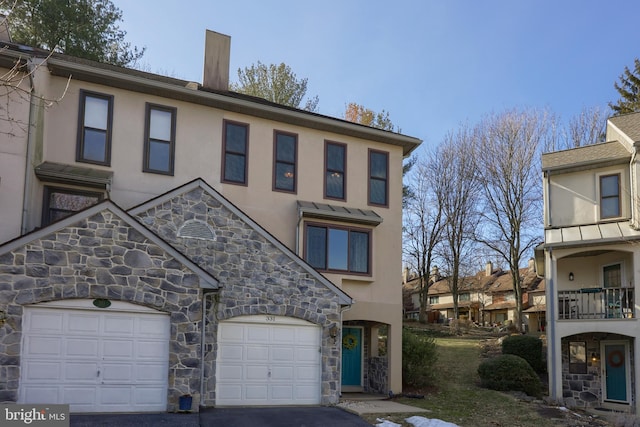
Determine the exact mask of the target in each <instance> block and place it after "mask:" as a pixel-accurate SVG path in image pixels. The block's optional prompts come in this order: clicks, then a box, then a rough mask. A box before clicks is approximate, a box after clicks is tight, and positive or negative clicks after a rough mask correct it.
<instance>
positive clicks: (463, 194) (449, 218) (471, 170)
mask: <svg viewBox="0 0 640 427" xmlns="http://www.w3.org/2000/svg"><path fill="white" fill-rule="evenodd" d="M475 143H476V136H475V134H474V132H473V131H472V130H471V129H470V128H469V127H468V126H466V125H463V126H461V127H460V128H459V129H458V131H457V132H456V133H455V134H453V133H450V134H448V135H447V136H446V137H445V139H444V141H443V143H442V144H441V145H440V147H439V148H438V163H437V169H436V171H435V172H434V173H436V174H437V176H438V177H439V179H440V183H439V185H440V186H441V187H440V188H441V189H442V191H441V193H440V194H439V197H441V203H442V213H443V220H444V229H443V239H442V240H443V242H442V245H441V246H440V255H441V257H442V259H443V262H444V264H445V265H444V267H445V271H446V273H447V276H448V278H449V287H450V290H451V295H452V297H453V312H454V317H455V319H457V318H458V313H459V310H458V287H459V285H460V278H461V277H463V273H465V272H466V270H467V263H469V262H470V261H471V259H472V249H473V246H474V243H475V240H474V236H475V231H476V227H477V225H478V219H479V216H478V212H477V202H478V194H479V181H478V170H477V169H476V167H475V166H474V162H473V155H474V150H473V146H474V145H475ZM456 324H457V323H456ZM456 332H459V329H458V328H456Z"/></svg>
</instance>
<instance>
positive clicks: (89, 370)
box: [64, 362, 100, 383]
mask: <svg viewBox="0 0 640 427" xmlns="http://www.w3.org/2000/svg"><path fill="white" fill-rule="evenodd" d="M64 371H65V374H64V379H65V380H66V381H83V382H89V381H90V382H93V383H95V382H96V381H97V380H98V371H100V368H99V367H98V363H97V362H88V363H81V362H75V363H70V362H67V363H65V367H64Z"/></svg>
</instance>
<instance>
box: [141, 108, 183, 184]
mask: <svg viewBox="0 0 640 427" xmlns="http://www.w3.org/2000/svg"><path fill="white" fill-rule="evenodd" d="M176 111H177V110H176V109H175V108H174V107H165V106H162V105H154V104H149V103H147V107H146V114H145V136H144V166H143V171H144V172H152V173H160V174H165V175H173V168H174V163H175V150H176V144H175V140H176Z"/></svg>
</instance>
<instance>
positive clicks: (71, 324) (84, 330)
mask: <svg viewBox="0 0 640 427" xmlns="http://www.w3.org/2000/svg"><path fill="white" fill-rule="evenodd" d="M65 332H66V333H67V334H68V335H86V336H97V335H99V333H100V318H99V317H96V316H95V315H91V314H89V313H70V314H69V315H68V316H67V327H66V330H65Z"/></svg>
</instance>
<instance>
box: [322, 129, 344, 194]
mask: <svg viewBox="0 0 640 427" xmlns="http://www.w3.org/2000/svg"><path fill="white" fill-rule="evenodd" d="M324 164H325V180H324V197H325V198H327V199H337V200H345V199H346V194H345V188H346V187H345V184H346V183H345V181H346V176H345V172H346V165H347V146H346V144H340V143H337V142H328V141H327V142H326V143H325V148H324Z"/></svg>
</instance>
